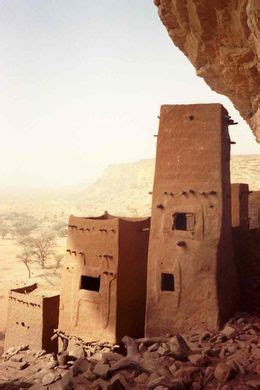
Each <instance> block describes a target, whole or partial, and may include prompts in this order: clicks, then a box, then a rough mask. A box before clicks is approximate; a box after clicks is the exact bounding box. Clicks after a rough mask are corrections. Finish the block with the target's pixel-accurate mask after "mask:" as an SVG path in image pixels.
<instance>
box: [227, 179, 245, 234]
mask: <svg viewBox="0 0 260 390" xmlns="http://www.w3.org/2000/svg"><path fill="white" fill-rule="evenodd" d="M248 195H249V188H248V184H244V183H232V184H231V206H232V208H231V214H232V227H233V228H239V229H242V230H248V229H249V217H248Z"/></svg>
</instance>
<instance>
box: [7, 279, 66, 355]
mask: <svg viewBox="0 0 260 390" xmlns="http://www.w3.org/2000/svg"><path fill="white" fill-rule="evenodd" d="M59 300H60V296H59V293H58V292H57V291H54V290H51V289H46V288H45V287H44V288H43V287H41V286H38V285H37V284H36V283H34V284H32V285H30V286H25V287H21V288H16V289H12V290H10V292H9V297H8V317H7V326H6V334H5V345H4V349H5V351H6V350H7V349H8V348H10V347H11V346H13V345H21V344H25V345H29V346H30V348H31V349H34V350H38V351H39V350H41V349H45V350H46V351H47V352H57V349H58V343H57V341H51V337H52V335H53V330H54V329H57V326H58V318H59Z"/></svg>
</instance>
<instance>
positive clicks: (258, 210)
mask: <svg viewBox="0 0 260 390" xmlns="http://www.w3.org/2000/svg"><path fill="white" fill-rule="evenodd" d="M249 218H250V229H257V228H260V191H252V192H250V194H249Z"/></svg>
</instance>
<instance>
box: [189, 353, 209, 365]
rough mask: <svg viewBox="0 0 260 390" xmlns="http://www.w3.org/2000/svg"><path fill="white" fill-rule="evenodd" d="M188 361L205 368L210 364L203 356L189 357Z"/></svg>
mask: <svg viewBox="0 0 260 390" xmlns="http://www.w3.org/2000/svg"><path fill="white" fill-rule="evenodd" d="M188 359H189V361H190V362H191V364H193V365H194V366H197V367H203V366H206V365H207V364H208V363H209V359H208V358H207V356H205V355H201V354H195V355H189V357H188Z"/></svg>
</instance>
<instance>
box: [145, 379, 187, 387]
mask: <svg viewBox="0 0 260 390" xmlns="http://www.w3.org/2000/svg"><path fill="white" fill-rule="evenodd" d="M158 387H160V388H166V389H176V390H182V389H184V386H183V384H182V383H181V382H179V381H177V380H173V379H169V378H167V377H159V378H156V379H154V380H152V381H149V383H147V388H148V389H156V388H158Z"/></svg>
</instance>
